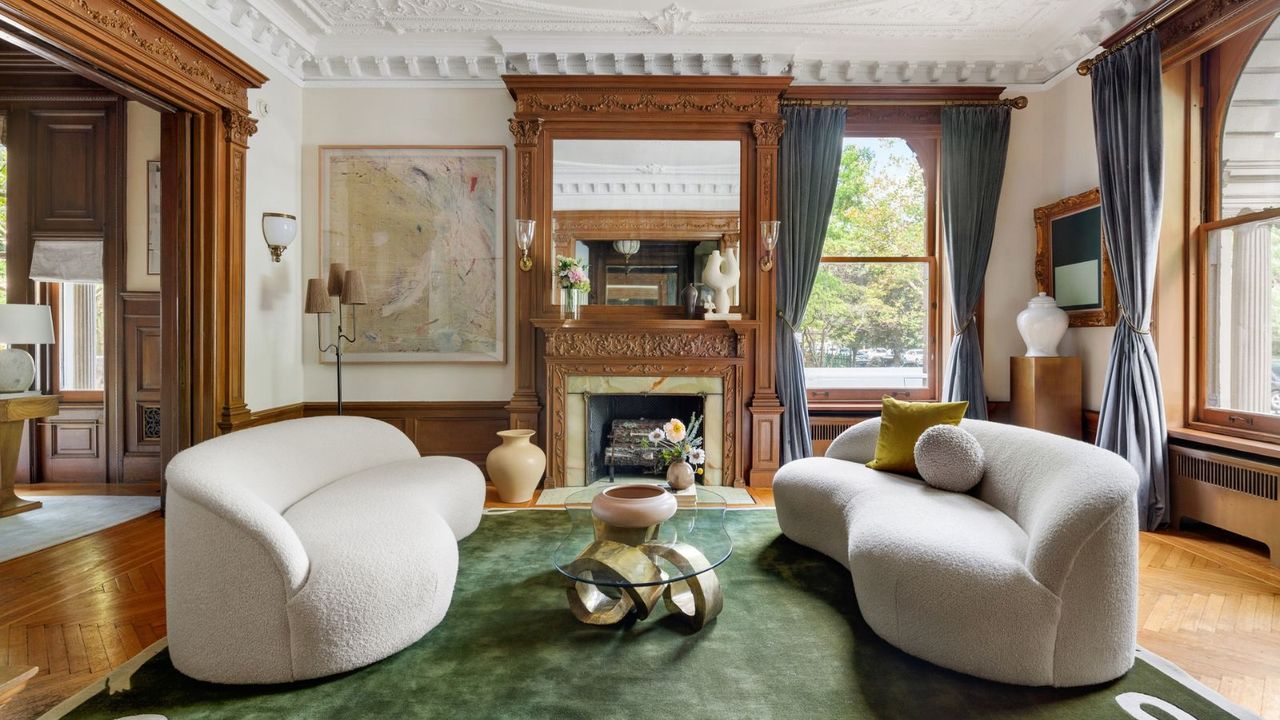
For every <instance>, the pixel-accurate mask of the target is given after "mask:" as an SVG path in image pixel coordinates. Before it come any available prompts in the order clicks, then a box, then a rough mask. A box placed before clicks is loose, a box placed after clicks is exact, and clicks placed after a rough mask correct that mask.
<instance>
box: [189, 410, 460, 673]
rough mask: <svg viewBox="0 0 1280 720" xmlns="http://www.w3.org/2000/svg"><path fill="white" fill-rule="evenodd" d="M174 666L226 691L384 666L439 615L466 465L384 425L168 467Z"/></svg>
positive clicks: (260, 433) (453, 564)
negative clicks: (421, 451) (424, 452)
mask: <svg viewBox="0 0 1280 720" xmlns="http://www.w3.org/2000/svg"><path fill="white" fill-rule="evenodd" d="M165 479H166V481H167V483H168V487H167V491H166V492H167V495H166V500H167V503H166V516H165V543H166V551H165V572H166V575H167V577H166V579H165V580H166V588H165V600H166V603H167V614H168V618H167V619H168V631H169V654H170V657H171V658H172V660H173V664H174V667H176V668H177V669H178V670H179V671H181V672H182V673H184V674H186V675H189V676H190V677H193V678H196V679H199V680H207V681H211V682H220V683H278V682H289V681H293V680H303V679H307V678H316V677H321V676H325V675H331V674H334V673H339V672H343V671H346V670H351V669H353V668H358V667H361V666H363V665H368V664H369V663H372V662H375V661H377V660H380V659H382V658H384V657H387V656H388V655H391V654H392V653H395V652H397V651H399V650H401V649H403V648H405V647H407V646H408V645H410V644H411V643H413V642H414V641H416V640H418V639H419V638H421V637H422V636H423V635H424V634H425V633H426V632H427V631H428V630H430V629H431V628H433V627H435V626H436V624H437V623H439V622H440V620H441V619H443V618H444V614H445V611H446V610H448V608H449V601H450V599H451V598H452V595H453V583H454V578H455V576H456V575H457V571H458V545H457V542H458V540H459V539H461V538H463V537H466V536H467V535H469V534H470V533H471V532H472V531H474V530H475V529H476V527H477V526H478V525H479V523H480V515H481V512H482V510H483V507H484V495H485V489H484V476H483V475H482V474H481V472H480V470H479V468H477V467H476V466H475V465H474V464H472V463H470V462H467V461H465V460H461V459H458V458H450V457H426V458H424V457H419V455H418V451H417V449H416V448H415V447H414V445H413V443H412V442H411V441H410V440H409V439H408V438H407V437H405V435H404V433H402V432H400V431H399V430H397V429H396V428H395V427H392V426H391V425H388V424H387V423H384V422H382V421H379V420H371V419H368V418H358V417H323V418H310V419H305V420H290V421H285V422H280V423H275V424H272V425H266V426H262V427H258V428H251V429H247V430H241V431H239V432H235V433H231V434H229V435H224V436H222V437H218V438H215V439H213V440H209V441H207V442H204V443H201V444H199V445H197V446H195V447H192V448H190V449H188V450H184V451H183V452H181V453H179V454H178V455H177V456H176V457H174V459H173V461H172V462H171V463H170V464H169V466H168V467H167V468H166V470H165Z"/></svg>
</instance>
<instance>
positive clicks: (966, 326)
mask: <svg viewBox="0 0 1280 720" xmlns="http://www.w3.org/2000/svg"><path fill="white" fill-rule="evenodd" d="M977 320H978V313H977V311H974V312H973V313H972V314H970V315H969V319H968V320H965V321H964V324H963V325H961V326H960V328H959V329H958V330H956V331H955V332H954V333H952V337H960V336H961V335H963V334H965V333H966V332H968V330H969V326H970V325H972V324H974V323H975V322H977Z"/></svg>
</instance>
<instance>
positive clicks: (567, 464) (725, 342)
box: [535, 320, 758, 488]
mask: <svg viewBox="0 0 1280 720" xmlns="http://www.w3.org/2000/svg"><path fill="white" fill-rule="evenodd" d="M535 325H536V326H537V327H538V329H539V331H540V332H539V346H540V347H539V349H540V353H539V355H540V356H541V365H542V370H543V373H544V374H543V378H545V379H544V382H543V383H542V387H541V388H540V390H541V393H540V394H541V395H542V397H543V402H544V403H545V405H544V407H545V411H544V412H545V422H546V426H545V427H546V438H547V445H546V451H547V480H546V487H551V488H554V487H566V486H581V485H585V484H587V483H588V482H590V481H592V480H594V478H587V477H586V465H587V463H586V455H587V451H586V443H587V425H586V421H587V414H588V404H587V403H588V401H587V398H588V396H592V395H595V396H599V395H607V394H622V395H643V394H646V393H647V394H650V395H653V394H660V395H661V394H666V395H685V396H689V395H693V396H697V395H705V402H704V410H703V413H704V415H705V419H704V420H703V424H704V429H705V430H706V435H705V437H706V444H707V447H706V450H707V456H708V460H707V465H706V475H704V479H703V482H705V483H706V484H709V485H734V486H738V487H743V486H744V482H743V477H742V476H743V469H744V465H743V463H742V459H741V454H742V452H743V451H744V448H746V445H745V444H744V443H745V440H744V420H745V419H746V407H745V404H746V403H747V402H749V400H750V398H749V397H747V396H745V395H744V392H743V382H744V381H743V377H744V375H745V374H746V372H747V371H748V369H749V365H748V363H749V358H750V352H749V350H750V347H751V344H752V343H751V341H750V337H751V336H752V334H753V333H754V332H756V331H757V329H758V328H757V323H755V322H753V321H750V320H747V321H740V322H735V323H732V324H730V323H725V322H723V321H717V322H706V321H692V320H663V321H647V322H645V321H638V320H630V321H627V320H623V321H621V322H616V321H615V322H602V321H595V320H545V321H542V320H539V321H535Z"/></svg>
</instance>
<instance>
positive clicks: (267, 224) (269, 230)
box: [262, 212, 298, 262]
mask: <svg viewBox="0 0 1280 720" xmlns="http://www.w3.org/2000/svg"><path fill="white" fill-rule="evenodd" d="M297 236H298V218H296V217H294V216H292V215H287V214H285V213H273V212H268V213H262V237H263V238H264V239H266V241H267V249H268V250H270V251H271V259H272V260H274V261H276V262H280V256H281V255H284V249H285V248H287V247H289V244H290V243H292V242H293V239H294V238H295V237H297Z"/></svg>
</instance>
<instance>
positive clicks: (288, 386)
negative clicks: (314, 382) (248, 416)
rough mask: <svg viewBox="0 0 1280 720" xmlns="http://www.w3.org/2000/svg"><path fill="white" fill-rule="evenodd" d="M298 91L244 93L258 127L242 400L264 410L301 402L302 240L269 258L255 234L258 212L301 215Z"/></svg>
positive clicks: (250, 191)
mask: <svg viewBox="0 0 1280 720" xmlns="http://www.w3.org/2000/svg"><path fill="white" fill-rule="evenodd" d="M302 104H303V98H302V89H301V88H299V87H297V86H296V85H293V84H292V83H290V82H289V81H288V80H286V79H283V78H272V80H271V81H270V82H268V83H267V84H266V85H265V86H263V88H262V89H260V90H251V91H249V108H250V109H251V110H252V111H253V114H254V116H255V117H257V119H258V132H257V133H256V134H254V136H253V137H251V138H250V139H249V157H248V160H247V162H248V167H247V175H246V181H245V224H246V228H245V240H244V241H245V252H244V268H245V278H244V292H245V319H244V339H245V383H244V384H245V388H244V389H245V403H246V404H247V405H248V406H249V408H250V409H251V410H264V409H267V408H273V407H279V406H281V405H289V404H292V403H297V402H301V401H302V399H303V379H302V374H301V373H300V372H299V368H300V367H301V366H302V276H303V263H304V259H305V255H304V253H303V251H302V241H301V238H298V239H295V240H294V243H293V245H292V246H291V247H290V248H289V249H288V250H286V251H285V253H284V257H283V258H282V259H281V261H280V262H279V263H276V262H272V260H271V254H270V253H269V252H268V250H267V245H266V242H265V241H264V240H263V237H262V213H264V212H282V213H288V214H290V215H296V216H298V219H299V222H300V223H301V224H302V226H303V227H305V226H306V224H307V220H306V218H305V217H304V216H303V214H302V198H301V193H302V185H301V182H300V175H301V172H302V137H301V133H302Z"/></svg>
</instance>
